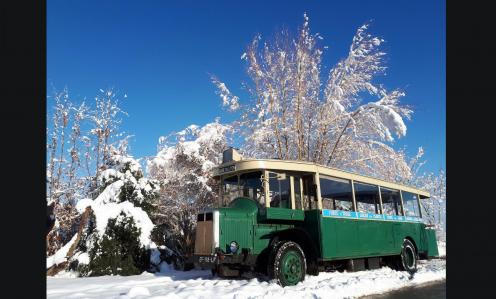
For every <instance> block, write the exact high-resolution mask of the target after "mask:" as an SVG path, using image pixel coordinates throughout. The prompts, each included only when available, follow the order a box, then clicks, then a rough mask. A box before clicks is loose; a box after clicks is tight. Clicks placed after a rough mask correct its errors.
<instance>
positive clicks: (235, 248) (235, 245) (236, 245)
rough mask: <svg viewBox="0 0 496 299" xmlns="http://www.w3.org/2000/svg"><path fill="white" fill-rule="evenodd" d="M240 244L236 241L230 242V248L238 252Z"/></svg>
mask: <svg viewBox="0 0 496 299" xmlns="http://www.w3.org/2000/svg"><path fill="white" fill-rule="evenodd" d="M238 248H239V245H238V243H237V242H236V241H232V242H231V244H229V250H230V251H231V253H236V251H238Z"/></svg>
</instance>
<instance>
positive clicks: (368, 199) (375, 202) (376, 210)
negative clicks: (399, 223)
mask: <svg viewBox="0 0 496 299" xmlns="http://www.w3.org/2000/svg"><path fill="white" fill-rule="evenodd" d="M353 186H354V187H355V200H356V204H357V210H358V212H366V213H372V214H380V213H381V204H380V202H379V187H377V186H374V185H369V184H363V183H358V182H355V183H354V184H353Z"/></svg>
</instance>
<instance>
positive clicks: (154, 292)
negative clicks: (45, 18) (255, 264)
mask: <svg viewBox="0 0 496 299" xmlns="http://www.w3.org/2000/svg"><path fill="white" fill-rule="evenodd" d="M445 279H446V261H445V260H440V259H436V260H430V261H419V270H418V272H417V273H416V274H415V275H414V276H413V278H411V277H410V275H408V274H407V273H406V272H399V271H394V270H392V269H390V268H387V267H384V268H381V269H377V270H369V271H360V272H350V273H347V272H343V273H339V272H334V273H320V274H319V275H318V276H307V277H306V279H305V281H304V282H302V283H299V284H298V285H296V286H291V287H286V288H282V287H281V286H279V285H277V284H276V283H274V282H267V281H265V280H263V279H261V278H253V279H219V278H217V277H215V278H213V277H212V276H211V274H210V271H197V270H194V271H187V272H181V271H173V270H167V271H164V272H162V273H156V274H151V273H146V272H144V273H143V274H141V275H134V276H127V277H123V276H102V277H87V278H69V277H67V276H66V277H64V276H63V274H61V275H59V276H56V277H47V297H48V298H53V299H56V298H69V297H70V298H99V299H105V298H154V299H158V298H280V297H284V298H288V299H289V298H298V299H304V298H357V297H361V296H365V295H370V294H378V293H384V292H387V291H392V290H395V289H399V288H403V287H409V286H414V285H419V284H423V283H426V282H431V281H439V280H445Z"/></svg>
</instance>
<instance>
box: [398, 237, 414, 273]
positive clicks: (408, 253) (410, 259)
mask: <svg viewBox="0 0 496 299" xmlns="http://www.w3.org/2000/svg"><path fill="white" fill-rule="evenodd" d="M417 260H418V254H417V251H416V250H415V245H413V243H412V242H411V241H410V240H408V239H405V240H403V246H401V254H400V257H399V260H398V268H399V270H401V271H407V272H408V273H410V274H414V273H415V272H417Z"/></svg>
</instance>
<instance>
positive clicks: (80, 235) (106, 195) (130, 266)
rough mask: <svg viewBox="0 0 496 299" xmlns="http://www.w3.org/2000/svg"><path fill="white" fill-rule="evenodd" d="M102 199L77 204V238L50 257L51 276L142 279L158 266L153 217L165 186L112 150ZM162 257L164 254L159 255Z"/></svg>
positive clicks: (103, 179) (100, 178)
mask: <svg viewBox="0 0 496 299" xmlns="http://www.w3.org/2000/svg"><path fill="white" fill-rule="evenodd" d="M107 155H108V158H107V160H106V161H107V163H106V164H105V167H104V168H105V169H104V170H102V171H100V173H99V176H98V178H97V179H98V182H99V186H100V188H99V189H98V192H99V194H98V196H97V197H96V198H95V199H91V198H85V199H82V200H80V201H79V202H78V203H77V206H76V208H77V211H78V213H79V214H80V215H81V221H80V225H79V226H78V231H77V233H76V234H75V235H74V236H73V237H72V239H71V240H70V241H69V242H68V243H66V244H65V245H64V246H63V247H62V248H61V249H59V250H58V251H57V252H56V253H55V254H54V255H52V256H50V257H48V258H47V269H48V273H49V274H55V273H57V272H58V271H60V270H65V269H73V270H77V271H78V272H79V273H80V274H81V275H89V276H92V275H104V274H121V275H130V274H139V273H141V272H142V271H143V270H148V269H149V268H150V267H151V266H158V264H159V263H160V258H159V257H157V252H158V249H157V246H156V244H155V243H154V242H153V241H152V240H151V232H152V230H153V229H154V224H153V222H152V221H151V220H150V217H149V216H148V215H149V213H152V211H153V210H154V209H155V208H156V206H157V200H158V191H159V182H157V181H154V180H149V179H147V178H145V177H143V171H142V169H141V165H140V163H139V161H138V160H136V159H134V158H133V157H131V156H129V155H127V154H125V153H123V152H122V151H119V149H118V148H115V147H113V146H109V148H108V153H107ZM159 255H160V253H158V256H159Z"/></svg>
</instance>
